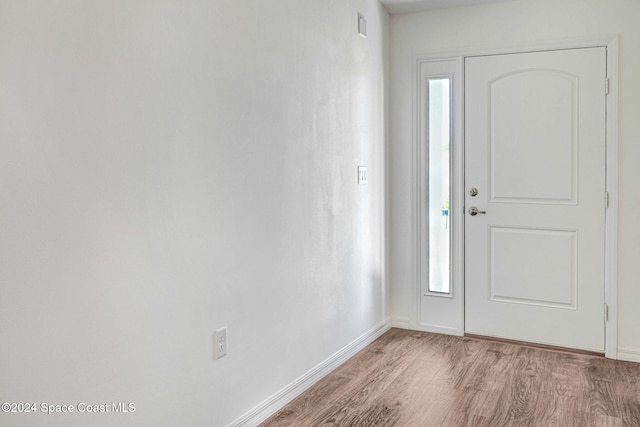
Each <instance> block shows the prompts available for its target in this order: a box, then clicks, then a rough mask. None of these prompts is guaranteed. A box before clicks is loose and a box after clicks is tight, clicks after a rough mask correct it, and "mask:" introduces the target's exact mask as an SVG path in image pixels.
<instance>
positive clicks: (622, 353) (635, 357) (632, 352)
mask: <svg viewBox="0 0 640 427" xmlns="http://www.w3.org/2000/svg"><path fill="white" fill-rule="evenodd" d="M618 360H626V361H627V362H638V363H640V348H629V347H618Z"/></svg>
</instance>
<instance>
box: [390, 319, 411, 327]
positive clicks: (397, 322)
mask: <svg viewBox="0 0 640 427" xmlns="http://www.w3.org/2000/svg"><path fill="white" fill-rule="evenodd" d="M391 327H392V328H400V329H411V328H410V327H409V318H408V317H405V316H391Z"/></svg>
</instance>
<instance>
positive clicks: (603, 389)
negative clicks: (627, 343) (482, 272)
mask: <svg viewBox="0 0 640 427" xmlns="http://www.w3.org/2000/svg"><path fill="white" fill-rule="evenodd" d="M261 426H262V427H276V426H278V427H279V426H295V427H305V426H309V427H316V426H363V427H370V426H385V427H392V426H409V427H413V426H416V427H431V426H434V427H449V426H451V427H457V426H465V427H467V426H478V427H508V426H514V427H515V426H517V427H524V426H531V427H554V426H557V427H572V426H576V427H588V426H594V427H601V426H611V427H620V426H625V427H626V426H636V427H640V364H636V363H631V362H619V361H613V360H608V359H604V358H602V357H598V356H593V355H585V354H573V353H568V352H564V351H555V350H549V349H542V348H535V347H530V346H522V345H518V344H516V343H502V342H496V341H489V340H483V339H478V338H469V337H453V336H446V335H438V334H430V333H425V332H416V331H408V330H401V329H391V330H390V331H389V332H387V333H386V334H384V335H383V336H382V337H380V338H379V339H378V340H376V341H375V342H374V343H372V344H371V345H370V346H368V347H367V348H365V349H364V350H362V351H361V352H360V353H358V354H357V355H355V356H354V357H353V358H352V359H350V360H349V361H347V362H346V363H345V364H344V365H342V366H341V367H339V368H338V369H336V370H335V371H334V372H332V373H331V374H330V375H328V376H327V377H325V378H324V379H322V380H321V381H319V382H318V383H317V384H316V385H314V386H313V387H311V388H310V389H309V390H307V391H306V392H305V393H303V394H302V395H301V396H299V397H298V398H297V399H295V400H294V401H292V402H291V403H290V404H288V405H286V406H285V407H284V408H282V409H281V410H280V411H278V413H276V414H275V415H274V416H273V417H271V418H270V419H268V420H266V421H265V422H264V423H263V424H261Z"/></svg>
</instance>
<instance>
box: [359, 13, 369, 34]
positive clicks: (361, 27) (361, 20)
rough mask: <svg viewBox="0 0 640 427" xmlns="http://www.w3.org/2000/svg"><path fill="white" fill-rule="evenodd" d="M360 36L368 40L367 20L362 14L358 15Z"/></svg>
mask: <svg viewBox="0 0 640 427" xmlns="http://www.w3.org/2000/svg"><path fill="white" fill-rule="evenodd" d="M358 34H360V35H361V36H362V37H364V38H367V20H366V19H365V17H364V15H363V14H361V13H358Z"/></svg>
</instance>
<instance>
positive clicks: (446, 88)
mask: <svg viewBox="0 0 640 427" xmlns="http://www.w3.org/2000/svg"><path fill="white" fill-rule="evenodd" d="M450 98H451V91H450V79H449V78H448V77H447V78H433V79H429V93H428V110H429V120H428V127H429V130H428V134H429V144H428V145H429V147H428V150H429V169H428V171H429V190H428V200H429V236H428V238H429V292H437V293H449V292H450V280H449V277H450V250H449V247H450V237H451V227H450V222H449V218H450V216H449V208H450V202H449V201H450V185H449V174H450V163H449V143H450V140H451V120H450Z"/></svg>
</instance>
